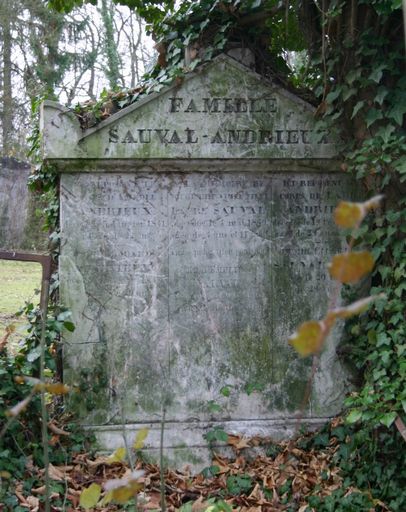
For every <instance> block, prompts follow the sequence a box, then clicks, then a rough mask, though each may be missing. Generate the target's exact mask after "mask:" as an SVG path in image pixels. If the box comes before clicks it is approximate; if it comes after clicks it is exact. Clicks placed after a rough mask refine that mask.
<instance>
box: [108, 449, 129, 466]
mask: <svg viewBox="0 0 406 512" xmlns="http://www.w3.org/2000/svg"><path fill="white" fill-rule="evenodd" d="M126 455H127V450H126V449H125V448H124V447H120V448H117V450H115V452H114V453H112V454H111V455H110V456H109V457H107V464H113V462H123V461H124V460H125V457H126Z"/></svg>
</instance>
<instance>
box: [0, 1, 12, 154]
mask: <svg viewBox="0 0 406 512" xmlns="http://www.w3.org/2000/svg"><path fill="white" fill-rule="evenodd" d="M2 3H3V6H2V8H1V11H0V16H1V26H2V35H3V59H2V60H3V98H2V99H3V114H2V135H3V155H4V156H8V155H10V154H11V151H12V133H13V96H12V89H11V75H12V65H11V48H12V35H11V24H12V5H11V1H10V0H3V2H2Z"/></svg>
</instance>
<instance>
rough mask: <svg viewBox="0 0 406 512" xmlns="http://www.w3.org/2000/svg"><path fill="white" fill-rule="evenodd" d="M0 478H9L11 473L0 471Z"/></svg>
mask: <svg viewBox="0 0 406 512" xmlns="http://www.w3.org/2000/svg"><path fill="white" fill-rule="evenodd" d="M0 478H6V479H8V478H11V473H9V472H8V471H0Z"/></svg>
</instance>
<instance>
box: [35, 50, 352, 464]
mask: <svg viewBox="0 0 406 512" xmlns="http://www.w3.org/2000/svg"><path fill="white" fill-rule="evenodd" d="M205 98H206V100H205ZM213 105H214V106H213ZM205 109H206V112H205V111H204V110H205ZM210 109H211V110H210ZM213 110H216V112H214V111H213ZM217 110H218V112H217ZM42 125H43V138H44V151H45V156H46V158H48V159H49V160H50V161H53V162H54V163H56V165H57V166H58V167H59V169H60V170H61V172H62V176H61V236H62V243H61V259H60V273H61V297H62V300H63V302H64V303H65V304H66V305H67V306H69V307H70V308H71V309H72V311H73V316H74V321H75V323H76V326H77V327H76V330H75V332H74V333H72V334H69V333H67V334H66V336H65V348H64V352H65V353H64V360H65V368H64V375H65V379H66V381H67V382H70V383H75V384H78V385H79V386H80V388H81V392H80V393H73V394H72V395H71V396H70V397H69V401H70V406H71V407H72V408H73V410H74V411H75V412H76V413H77V414H78V415H79V417H80V418H81V420H82V421H83V423H84V424H86V425H88V426H89V428H92V429H93V430H96V431H97V432H98V439H99V441H100V443H101V446H102V448H105V449H111V448H114V447H116V446H118V445H122V444H123V441H122V426H121V422H122V419H123V418H124V419H125V422H126V428H127V430H128V431H130V432H134V431H135V430H136V429H137V428H139V427H140V426H141V425H143V426H144V425H148V426H150V427H151V434H150V437H149V441H148V443H149V446H150V447H151V450H152V451H154V450H156V449H157V447H158V446H159V439H160V428H161V427H160V423H161V420H162V417H163V414H164V411H165V422H166V427H165V431H166V434H165V439H166V441H165V448H166V451H167V454H168V456H169V457H170V458H171V460H172V462H174V463H176V464H178V465H179V464H180V461H189V462H192V463H194V464H198V463H199V461H200V462H201V463H203V459H205V458H206V461H207V455H208V451H207V450H205V448H204V446H205V443H204V441H203V439H202V434H203V433H204V432H207V430H208V429H209V428H210V427H211V426H219V425H222V426H223V427H224V429H225V430H227V431H230V432H231V431H233V432H240V433H244V434H263V435H273V436H275V437H283V436H286V435H290V434H292V432H293V428H294V425H295V421H296V420H295V417H296V416H297V413H298V411H299V409H300V406H301V404H302V401H303V396H304V393H305V388H306V384H307V381H308V378H309V373H310V362H309V361H308V360H302V359H300V358H299V357H298V356H297V355H296V353H295V352H294V351H293V349H292V348H291V347H289V345H288V343H287V338H288V336H289V334H291V333H292V331H293V330H294V329H295V328H296V327H297V325H298V324H299V323H300V322H302V321H305V320H308V319H312V318H314V319H318V318H321V317H322V316H323V315H324V313H325V310H326V307H327V298H328V294H329V291H330V289H331V286H332V285H331V281H330V280H329V278H328V276H327V272H326V263H327V262H328V260H329V258H330V256H331V254H333V253H334V252H336V251H339V250H340V249H341V241H340V239H339V236H338V233H337V230H336V229H335V228H334V226H333V222H332V211H333V209H334V207H335V205H336V203H337V201H338V200H339V199H341V198H347V199H348V198H350V197H351V196H352V194H353V186H352V184H351V183H350V182H349V180H348V179H347V177H346V176H345V175H343V173H342V172H338V166H337V163H336V162H335V161H334V160H333V159H332V158H329V157H333V156H335V155H336V152H337V148H336V146H335V145H334V144H333V143H332V142H331V140H330V139H329V138H328V137H327V138H324V139H323V138H322V140H321V141H319V142H318V143H317V142H315V139H314V138H313V135H312V133H313V130H314V121H313V118H312V110H311V108H310V107H309V106H307V105H306V104H305V103H303V102H302V101H301V100H299V99H297V98H295V97H293V96H292V95H291V94H289V93H287V92H285V91H282V90H280V89H278V88H275V87H274V86H273V85H272V84H269V83H268V82H266V81H263V80H261V79H260V77H258V76H257V75H255V74H254V73H252V72H251V71H249V70H247V69H244V68H243V67H242V66H240V65H239V64H237V63H234V62H233V61H232V60H231V59H229V58H226V57H221V58H218V59H217V60H215V61H214V62H213V63H212V64H210V65H208V66H206V67H203V68H202V69H200V70H198V71H197V72H196V73H195V74H193V75H192V76H191V77H188V78H186V80H185V81H184V83H182V84H181V85H179V86H177V87H172V88H169V89H167V90H163V91H162V92H161V93H159V94H157V95H152V96H151V97H148V98H147V99H145V100H142V101H140V102H139V104H138V105H134V106H132V107H129V108H127V109H124V110H123V111H122V112H120V113H119V114H117V115H115V116H112V117H111V118H110V119H109V120H107V121H105V122H104V123H101V124H100V125H99V126H98V127H97V128H95V129H91V130H87V131H85V132H83V133H82V131H81V129H80V128H79V125H78V122H77V120H76V119H75V118H74V117H73V116H72V114H71V113H69V112H67V111H64V110H63V109H62V108H61V107H59V106H57V105H55V104H49V103H47V104H46V105H45V106H44V108H43V120H42ZM140 130H144V132H141V131H140ZM175 134H176V135H175ZM147 140H150V142H147ZM338 339H339V332H338V331H336V332H335V333H334V335H333V336H331V338H330V340H329V342H328V344H327V346H326V348H325V350H324V352H323V354H322V356H321V361H320V367H319V369H318V371H317V373H316V376H315V380H314V386H313V393H312V396H311V400H310V403H309V407H308V408H307V410H306V412H305V418H304V421H305V423H307V424H309V425H310V426H315V425H318V424H320V423H321V422H323V421H324V420H325V419H326V418H327V417H328V416H331V415H332V414H334V413H336V412H338V411H339V410H340V408H341V404H342V398H343V395H344V393H345V390H346V387H347V381H346V375H345V372H344V371H343V368H342V366H341V364H340V362H339V360H338V359H337V357H336V354H335V346H336V343H337V341H338ZM225 387H227V389H228V390H229V396H224V394H223V393H222V390H223V391H224V388H225ZM226 394H228V393H226Z"/></svg>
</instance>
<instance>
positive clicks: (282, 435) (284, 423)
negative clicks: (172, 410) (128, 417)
mask: <svg viewBox="0 0 406 512" xmlns="http://www.w3.org/2000/svg"><path fill="white" fill-rule="evenodd" d="M329 419H330V418H303V419H302V420H301V422H300V430H301V431H303V429H305V430H306V431H314V430H317V429H318V428H320V427H322V426H323V425H324V424H325V423H326V422H327V421H329ZM142 428H148V429H149V432H148V436H147V439H146V441H145V447H144V449H143V450H142V454H143V457H144V458H145V460H151V461H159V455H160V439H161V424H160V423H158V422H156V423H147V424H146V423H133V424H127V425H125V435H126V437H127V444H128V445H129V446H131V445H132V444H133V442H134V439H135V436H136V433H137V432H138V431H139V430H140V429H142ZM296 428H297V420H296V419H295V418H292V417H289V418H278V419H258V420H234V421H226V422H215V421H214V422H210V423H203V422H196V421H190V422H188V421H182V422H167V423H165V427H164V450H163V451H164V453H163V455H164V460H165V464H167V465H168V466H169V467H175V468H178V469H190V470H191V471H192V472H199V471H201V470H202V469H203V468H204V467H207V466H210V465H211V464H212V451H211V449H210V448H209V446H208V444H207V442H206V440H205V438H204V435H205V434H206V433H207V432H209V431H211V430H214V429H222V430H224V431H225V432H227V433H228V434H234V435H241V436H247V437H254V436H260V437H264V438H265V437H266V438H270V439H272V440H273V441H280V440H282V439H289V438H291V437H293V436H294V435H295V433H296ZM86 429H87V430H90V431H91V432H92V433H94V434H95V436H96V439H97V442H98V449H99V452H100V453H109V454H110V453H112V452H113V451H114V450H115V449H117V448H119V447H121V446H123V447H124V446H125V444H126V443H125V441H124V429H123V426H122V425H105V426H102V425H91V426H90V425H89V426H86ZM213 448H214V449H215V451H216V452H220V453H221V454H223V455H225V456H227V457H232V456H233V451H232V449H231V447H229V446H227V445H225V444H223V443H214V445H213V446H212V449H213ZM250 451H251V452H254V451H255V452H257V450H256V449H255V448H252V449H251V450H248V452H250Z"/></svg>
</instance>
